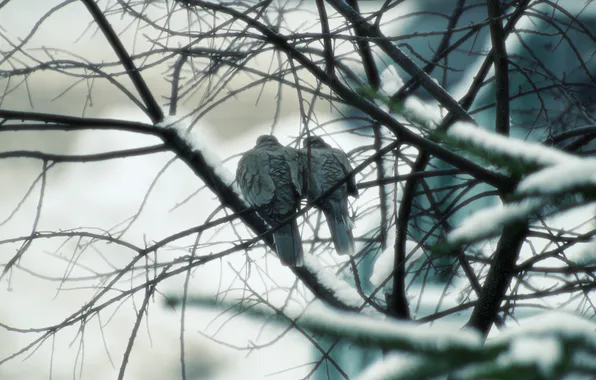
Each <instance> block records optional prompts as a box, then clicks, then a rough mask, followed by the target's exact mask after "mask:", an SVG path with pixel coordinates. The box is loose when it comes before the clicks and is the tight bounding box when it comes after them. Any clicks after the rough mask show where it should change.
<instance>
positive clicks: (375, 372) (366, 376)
mask: <svg viewBox="0 0 596 380" xmlns="http://www.w3.org/2000/svg"><path fill="white" fill-rule="evenodd" d="M422 363H423V359H422V358H417V357H414V356H412V355H408V354H404V353H396V354H394V353H391V354H389V355H387V356H386V357H384V358H383V359H380V360H377V361H376V362H375V363H373V364H372V365H371V366H369V367H368V368H367V369H366V370H365V371H364V372H362V374H361V375H360V377H359V378H358V379H359V380H385V379H391V378H393V377H395V376H396V374H400V375H402V376H403V375H404V372H406V373H407V371H408V367H411V366H416V365H421V364H422Z"/></svg>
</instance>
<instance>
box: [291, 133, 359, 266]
mask: <svg viewBox="0 0 596 380" xmlns="http://www.w3.org/2000/svg"><path fill="white" fill-rule="evenodd" d="M303 146H304V148H303V149H301V151H300V152H301V163H302V167H303V171H304V180H305V185H304V189H305V192H306V193H307V194H308V200H309V201H313V200H315V199H317V198H318V197H320V196H321V195H322V194H323V193H325V192H326V191H327V190H329V189H331V188H332V187H333V186H334V185H336V184H337V183H338V182H339V181H340V180H342V179H343V178H344V177H345V176H346V175H348V174H349V173H350V172H351V171H352V167H351V165H350V161H349V160H348V155H347V154H345V153H344V152H342V151H341V150H339V149H335V148H332V147H331V146H330V145H329V144H327V143H326V142H325V140H323V139H322V138H320V137H318V136H309V137H307V138H306V139H305V140H304V143H303ZM348 195H351V196H354V197H357V196H358V189H357V188H356V181H355V179H354V176H353V175H352V176H350V178H348V180H347V181H346V182H345V183H343V184H342V185H341V186H340V187H339V188H338V189H336V190H335V191H333V192H332V193H331V194H329V195H328V196H326V197H324V198H323V199H321V200H319V201H317V202H316V204H315V207H316V208H317V209H319V210H321V211H323V213H324V214H325V218H326V219H327V225H328V226H329V230H330V232H331V237H332V239H333V243H334V245H335V249H336V250H337V252H338V253H339V254H342V255H345V254H348V255H353V254H354V252H355V251H354V236H353V234H352V226H353V224H352V221H351V219H350V213H349V210H348Z"/></svg>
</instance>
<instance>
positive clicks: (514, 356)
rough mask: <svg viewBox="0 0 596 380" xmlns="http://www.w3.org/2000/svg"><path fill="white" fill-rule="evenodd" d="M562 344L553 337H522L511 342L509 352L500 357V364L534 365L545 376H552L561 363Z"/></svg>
mask: <svg viewBox="0 0 596 380" xmlns="http://www.w3.org/2000/svg"><path fill="white" fill-rule="evenodd" d="M561 354H562V349H561V344H560V343H559V342H558V340H557V339H556V338H555V337H553V336H544V337H533V336H524V335H520V336H519V337H517V338H516V339H514V340H513V341H512V342H511V345H510V346H509V351H507V352H505V353H504V354H502V355H500V356H499V358H498V359H497V360H498V362H499V363H502V364H508V365H511V363H519V364H526V365H527V364H533V363H535V364H536V365H537V366H538V368H539V369H540V371H541V372H542V374H543V375H545V376H547V377H549V376H552V372H553V369H554V367H555V365H556V364H557V363H558V362H559V361H560V359H561Z"/></svg>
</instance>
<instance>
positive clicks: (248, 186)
mask: <svg viewBox="0 0 596 380" xmlns="http://www.w3.org/2000/svg"><path fill="white" fill-rule="evenodd" d="M269 169H270V168H269V156H268V154H267V152H266V151H263V150H259V149H252V150H249V151H248V152H246V153H245V154H244V155H243V156H242V158H241V159H240V162H239V163H238V170H237V171H236V180H237V181H238V186H239V187H240V190H241V191H242V196H243V197H244V199H245V200H246V202H248V204H250V205H251V206H254V207H259V206H262V205H265V204H268V203H269V202H271V200H272V199H273V195H274V192H275V184H274V183H273V180H272V179H271V176H270V172H269Z"/></svg>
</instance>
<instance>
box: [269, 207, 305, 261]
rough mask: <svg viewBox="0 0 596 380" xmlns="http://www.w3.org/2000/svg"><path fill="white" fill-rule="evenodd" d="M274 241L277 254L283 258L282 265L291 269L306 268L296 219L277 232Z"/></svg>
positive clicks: (274, 234)
mask: <svg viewBox="0 0 596 380" xmlns="http://www.w3.org/2000/svg"><path fill="white" fill-rule="evenodd" d="M273 239H274V240H275V248H276V250H277V254H278V255H279V256H280V257H281V258H282V263H284V264H286V265H289V266H291V267H302V266H304V259H303V251H302V240H301V239H300V231H299V230H298V223H297V222H296V219H294V220H292V221H290V222H288V223H286V224H285V225H284V226H282V227H281V228H280V229H279V230H277V231H275V232H274V233H273Z"/></svg>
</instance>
